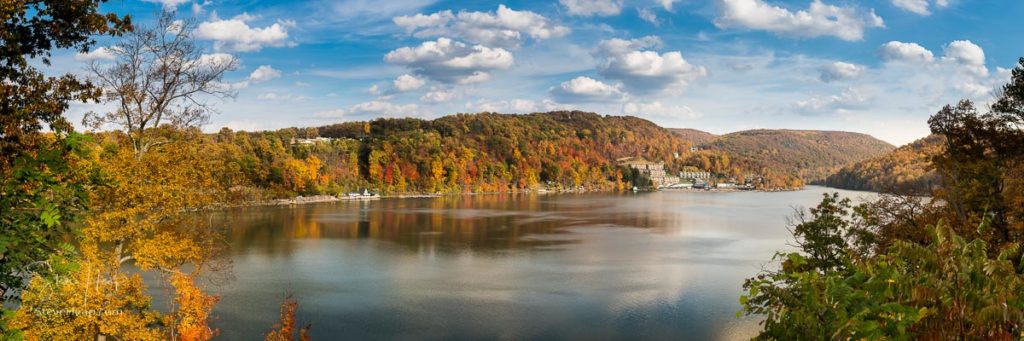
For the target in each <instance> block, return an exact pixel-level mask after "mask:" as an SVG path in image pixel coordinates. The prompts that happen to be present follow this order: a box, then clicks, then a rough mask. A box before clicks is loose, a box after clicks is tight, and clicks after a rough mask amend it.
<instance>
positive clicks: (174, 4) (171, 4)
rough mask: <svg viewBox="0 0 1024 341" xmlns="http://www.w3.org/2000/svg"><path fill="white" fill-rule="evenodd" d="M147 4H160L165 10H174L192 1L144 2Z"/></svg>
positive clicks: (155, 0) (148, 0)
mask: <svg viewBox="0 0 1024 341" xmlns="http://www.w3.org/2000/svg"><path fill="white" fill-rule="evenodd" d="M144 1H145V2H152V3H158V4H161V5H163V6H164V9H168V10H173V9H175V8H177V7H178V6H179V5H181V4H184V3H187V2H189V1H192V0H144Z"/></svg>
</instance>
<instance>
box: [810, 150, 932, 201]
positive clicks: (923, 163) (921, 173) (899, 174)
mask: <svg viewBox="0 0 1024 341" xmlns="http://www.w3.org/2000/svg"><path fill="white" fill-rule="evenodd" d="M945 141H946V139H945V138H944V137H942V136H941V135H930V136H927V137H925V138H922V139H919V140H917V141H914V142H911V143H909V144H907V145H904V146H902V147H899V148H897V149H896V150H894V151H892V152H891V153H887V154H884V155H880V156H877V157H874V158H870V159H867V160H863V161H860V162H857V163H855V164H853V165H849V166H847V167H844V168H843V169H841V170H839V171H838V172H836V173H835V174H833V175H830V176H829V177H828V179H826V180H825V184H826V185H828V186H831V187H837V188H844V189H853V190H868V191H876V192H879V191H899V192H905V193H916V194H928V193H930V192H931V190H932V189H933V188H935V187H936V186H938V185H939V176H938V174H936V173H935V171H934V170H933V169H932V167H931V157H932V156H934V155H936V154H938V153H941V152H942V150H943V144H944V143H945Z"/></svg>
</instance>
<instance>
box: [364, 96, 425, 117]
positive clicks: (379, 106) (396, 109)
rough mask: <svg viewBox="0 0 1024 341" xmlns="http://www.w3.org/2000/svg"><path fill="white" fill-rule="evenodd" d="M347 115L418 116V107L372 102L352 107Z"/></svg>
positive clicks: (379, 101)
mask: <svg viewBox="0 0 1024 341" xmlns="http://www.w3.org/2000/svg"><path fill="white" fill-rule="evenodd" d="M347 112H348V113H352V114H363V113H365V114H372V115H373V116H391V117H401V116H420V115H421V113H420V111H419V106H417V105H416V104H395V103H391V102H387V101H382V100H373V101H369V102H363V103H359V104H356V105H353V106H352V108H350V109H349V110H348V111H347Z"/></svg>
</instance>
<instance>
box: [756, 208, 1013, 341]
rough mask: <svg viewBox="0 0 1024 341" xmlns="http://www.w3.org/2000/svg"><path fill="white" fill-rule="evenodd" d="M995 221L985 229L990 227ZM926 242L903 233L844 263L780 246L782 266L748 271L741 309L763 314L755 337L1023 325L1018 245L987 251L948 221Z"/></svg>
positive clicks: (877, 335)
mask: <svg viewBox="0 0 1024 341" xmlns="http://www.w3.org/2000/svg"><path fill="white" fill-rule="evenodd" d="M987 224H988V222H985V223H983V224H982V225H980V226H979V227H978V228H979V229H986V228H988V227H987ZM930 231H931V240H932V241H931V242H930V243H929V244H927V245H921V244H916V243H912V242H906V241H899V242H897V243H896V244H895V245H893V246H892V247H891V248H890V249H889V251H888V252H887V253H886V254H882V255H879V256H877V257H874V258H870V259H868V260H865V261H859V262H854V261H850V260H849V259H846V261H847V262H848V264H849V265H850V267H849V268H847V269H846V270H845V271H833V270H830V269H825V268H821V267H816V266H814V262H813V257H810V256H808V255H807V254H806V253H803V252H792V253H778V254H777V255H776V257H775V259H776V260H779V261H781V263H782V264H781V265H782V266H781V269H779V270H777V271H771V272H765V273H762V274H760V275H758V276H756V277H754V278H751V279H748V280H747V281H746V283H745V284H744V288H745V289H746V290H747V292H746V294H745V295H744V296H742V297H741V298H740V303H741V304H742V305H743V312H744V313H746V314H749V315H754V314H757V315H764V316H765V321H764V322H763V326H764V329H763V331H762V332H761V334H760V335H758V337H757V339H763V340H822V339H833V340H837V339H884V338H896V339H909V338H923V339H997V340H1008V339H1014V338H1016V337H1017V336H1019V335H1021V332H1022V331H1024V277H1022V276H1021V273H1020V272H1021V269H1020V268H1019V266H1017V265H1015V260H1018V259H1020V257H1021V252H1020V251H1021V250H1020V247H1019V246H1015V247H1009V248H1005V249H1003V250H1002V251H1001V252H1000V253H999V255H998V256H997V257H995V258H989V257H988V253H987V251H988V248H989V245H988V244H987V243H986V242H985V241H984V240H981V239H974V240H970V241H968V240H966V239H964V238H963V237H960V236H959V235H957V234H956V232H955V231H954V230H953V229H952V227H951V226H950V225H949V224H947V223H945V222H939V224H938V225H936V226H934V227H933V228H931V229H930Z"/></svg>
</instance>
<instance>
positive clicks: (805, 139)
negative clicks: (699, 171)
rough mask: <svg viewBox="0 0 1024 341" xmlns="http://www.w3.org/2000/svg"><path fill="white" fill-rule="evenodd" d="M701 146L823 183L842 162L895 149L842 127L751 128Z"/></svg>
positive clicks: (743, 160)
mask: <svg viewBox="0 0 1024 341" xmlns="http://www.w3.org/2000/svg"><path fill="white" fill-rule="evenodd" d="M701 147H702V148H707V149H712V150H722V151H726V152H728V153H729V155H730V156H732V157H734V158H735V159H736V160H737V161H740V162H744V163H747V164H750V165H756V166H757V167H763V168H767V169H769V170H771V171H776V172H785V173H789V174H795V175H797V176H799V177H800V178H801V179H803V180H804V181H805V182H808V183H823V182H824V180H825V178H826V177H828V176H829V175H831V174H833V173H835V172H836V171H838V170H839V169H840V168H842V167H843V166H846V165H849V164H852V163H854V162H857V161H861V160H865V159H868V158H872V157H876V156H879V155H882V154H885V153H888V152H891V151H892V150H893V149H895V146H893V145H891V144H889V143H888V142H885V141H882V140H879V139H877V138H875V137H873V136H871V135H867V134H861V133H852V132H845V131H823V130H788V129H755V130H745V131H738V132H734V133H729V134H725V135H720V136H717V137H715V138H714V139H712V140H711V141H709V142H706V143H703V144H702V145H701Z"/></svg>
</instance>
